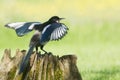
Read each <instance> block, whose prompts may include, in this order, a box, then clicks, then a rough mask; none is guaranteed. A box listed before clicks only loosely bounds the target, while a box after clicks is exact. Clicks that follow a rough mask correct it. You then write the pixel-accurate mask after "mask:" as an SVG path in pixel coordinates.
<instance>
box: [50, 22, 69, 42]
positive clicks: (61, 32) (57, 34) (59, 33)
mask: <svg viewBox="0 0 120 80" xmlns="http://www.w3.org/2000/svg"><path fill="white" fill-rule="evenodd" d="M67 30H68V28H67V27H66V26H65V25H63V24H62V25H61V26H60V27H58V28H56V29H55V30H54V31H53V32H52V34H51V36H50V40H59V39H61V38H62V37H64V36H65V34H66V33H67Z"/></svg>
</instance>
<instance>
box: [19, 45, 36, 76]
mask: <svg viewBox="0 0 120 80" xmlns="http://www.w3.org/2000/svg"><path fill="white" fill-rule="evenodd" d="M33 49H34V45H33V46H31V47H30V48H29V50H28V52H27V54H26V56H25V57H24V59H23V60H22V62H21V64H20V68H19V72H18V74H21V73H22V72H24V71H25V70H26V68H27V65H28V64H29V58H30V56H31V54H32V52H33Z"/></svg>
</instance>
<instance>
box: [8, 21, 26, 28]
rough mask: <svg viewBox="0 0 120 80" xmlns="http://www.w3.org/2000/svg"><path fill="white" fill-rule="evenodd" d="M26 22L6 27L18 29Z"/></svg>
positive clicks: (10, 24)
mask: <svg viewBox="0 0 120 80" xmlns="http://www.w3.org/2000/svg"><path fill="white" fill-rule="evenodd" d="M25 23H26V22H16V23H9V24H7V25H6V27H9V28H12V29H18V28H20V27H21V26H23V25H24V24H25Z"/></svg>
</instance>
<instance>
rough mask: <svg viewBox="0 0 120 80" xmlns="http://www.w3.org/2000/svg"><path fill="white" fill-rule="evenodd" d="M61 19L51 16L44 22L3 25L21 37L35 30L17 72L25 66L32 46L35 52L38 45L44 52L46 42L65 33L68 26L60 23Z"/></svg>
mask: <svg viewBox="0 0 120 80" xmlns="http://www.w3.org/2000/svg"><path fill="white" fill-rule="evenodd" d="M62 19H64V18H59V17H58V16H53V17H51V18H50V19H49V20H48V21H46V22H44V23H41V22H15V23H9V24H6V25H5V26H6V27H8V28H12V29H14V30H15V31H16V34H17V35H18V36H19V37H22V36H24V35H25V34H27V33H29V32H31V31H33V30H35V33H34V35H33V36H32V38H31V40H30V44H29V50H28V52H27V54H26V56H25V58H24V59H23V61H22V63H21V65H20V70H19V74H20V73H22V72H23V71H24V69H25V68H26V67H27V64H28V62H29V58H30V56H31V54H32V52H33V50H34V48H36V52H38V47H40V49H41V50H42V51H44V52H45V53H46V52H47V51H45V50H44V49H43V47H44V45H45V44H46V43H47V42H49V41H53V40H60V39H62V38H63V37H64V36H65V35H66V34H67V31H68V27H67V26H66V25H65V24H63V23H60V20H62Z"/></svg>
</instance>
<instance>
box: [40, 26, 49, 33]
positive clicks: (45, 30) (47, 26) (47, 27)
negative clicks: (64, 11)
mask: <svg viewBox="0 0 120 80" xmlns="http://www.w3.org/2000/svg"><path fill="white" fill-rule="evenodd" d="M50 26H51V25H47V26H46V27H45V28H44V29H43V31H42V34H44V33H45V31H46V30H47V28H48V27H50Z"/></svg>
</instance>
